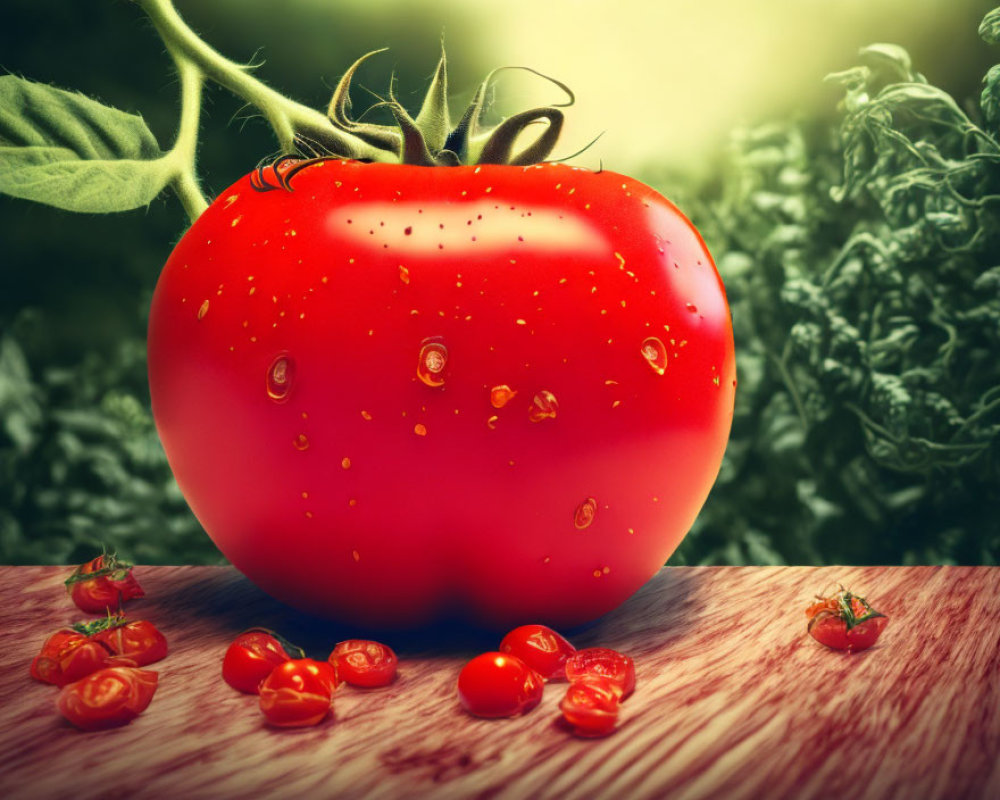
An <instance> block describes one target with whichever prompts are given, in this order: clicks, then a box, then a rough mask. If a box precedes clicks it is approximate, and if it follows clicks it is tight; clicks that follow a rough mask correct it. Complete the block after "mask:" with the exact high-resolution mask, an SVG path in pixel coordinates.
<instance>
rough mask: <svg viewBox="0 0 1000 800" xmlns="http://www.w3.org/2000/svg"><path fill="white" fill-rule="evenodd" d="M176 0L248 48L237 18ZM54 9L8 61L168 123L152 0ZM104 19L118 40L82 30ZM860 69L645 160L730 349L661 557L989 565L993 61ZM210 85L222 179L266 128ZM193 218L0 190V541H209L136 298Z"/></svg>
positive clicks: (209, 553)
mask: <svg viewBox="0 0 1000 800" xmlns="http://www.w3.org/2000/svg"><path fill="white" fill-rule="evenodd" d="M179 5H180V7H181V10H182V12H184V13H185V14H186V15H187V16H188V17H189V19H190V21H191V22H192V24H194V25H195V27H196V28H198V27H199V23H201V25H203V26H207V27H208V28H209V30H207V31H206V33H207V34H209V38H210V39H211V40H212V41H213V44H215V45H216V46H218V47H220V49H222V50H224V51H227V52H229V53H231V54H233V55H234V56H236V57H239V55H240V53H239V49H240V48H243V47H245V42H246V41H247V39H246V38H245V37H246V32H245V31H241V30H239V29H237V28H234V29H228V28H227V29H220V28H219V27H218V25H217V20H218V19H219V17H213V16H211V15H210V14H208V13H207V12H204V11H202V10H200V7H199V6H198V5H196V4H183V3H179ZM223 5H224V4H223ZM352 8H353V6H352ZM47 11H48V13H49V14H50V16H49V18H48V19H47V25H46V27H45V28H44V29H41V30H40V31H39V32H38V33H37V34H36V35H32V36H23V35H19V34H18V33H17V32H18V31H26V30H32V29H33V26H35V25H36V24H37V14H38V4H37V3H28V2H26V1H25V0H8V2H7V3H5V25H4V26H3V27H2V30H0V54H3V56H2V57H3V58H4V59H8V58H10V59H16V61H12V62H7V61H5V62H4V63H3V64H2V66H4V67H7V68H9V69H13V68H14V67H15V66H16V69H17V71H18V72H19V73H23V74H25V75H26V76H28V77H31V78H32V79H35V80H40V81H45V82H51V83H53V84H55V85H59V86H64V87H72V88H75V89H79V90H81V91H83V92H84V93H85V94H88V95H91V96H94V97H97V98H98V99H101V100H102V101H103V102H106V103H107V104H109V105H112V106H115V107H118V108H122V109H125V110H129V111H141V112H142V113H143V115H144V117H145V119H146V121H147V123H148V124H149V126H150V128H151V129H152V130H153V131H154V133H155V134H156V135H157V138H158V139H159V140H160V142H161V144H163V145H165V144H167V143H169V142H170V141H171V139H172V136H173V133H174V131H173V126H174V124H175V119H176V91H177V87H176V81H172V80H171V79H168V78H165V77H164V76H167V75H170V74H171V72H170V67H169V60H168V59H167V57H166V55H165V54H164V53H163V52H162V51H161V48H159V47H158V46H156V45H155V44H154V43H155V41H156V40H155V37H154V35H153V33H152V31H150V30H148V29H147V27H148V26H147V24H146V23H145V22H144V20H143V18H142V15H141V13H140V12H139V10H138V9H136V8H135V7H133V6H131V5H130V4H127V3H88V4H79V3H73V4H53V5H52V7H51V8H50V9H47ZM213 21H215V22H213ZM341 23H342V24H341V25H340V26H339V34H338V38H337V39H336V40H334V41H331V43H330V46H329V49H330V52H331V53H336V54H339V56H340V61H337V62H330V63H329V64H324V65H321V66H320V67H319V70H320V71H322V72H323V73H324V74H327V73H328V74H330V75H332V76H336V75H337V74H339V72H340V71H342V70H343V69H344V68H345V67H346V66H347V64H348V63H349V62H350V61H351V60H352V59H353V56H354V55H356V54H357V53H358V52H359V51H360V50H364V49H369V47H376V46H379V45H381V44H384V43H385V42H384V41H375V40H372V41H360V40H361V39H363V38H364V36H366V35H367V36H370V33H363V32H364V31H368V30H369V28H366V27H365V26H363V25H362V24H361V23H360V22H359V21H358V20H357V19H356V18H352V17H351V15H350V13H347V14H346V15H345V16H344V17H343V19H342V20H341ZM275 24H280V19H279V20H276V21H275ZM406 25H408V26H409V27H408V28H406V27H405V26H404V28H405V29H404V28H400V30H399V31H398V32H397V33H398V35H399V36H400V37H403V35H404V33H405V34H408V38H409V39H410V40H411V41H419V42H421V43H425V42H428V41H435V40H436V37H437V35H438V33H439V32H438V31H437V30H433V29H427V30H425V29H424V28H426V27H427V26H426V25H423V28H422V27H421V23H420V21H419V19H418V18H417V17H414V18H412V19H410V20H409V21H408V22H407V23H406ZM397 27H399V26H398V25H397ZM71 31H72V32H74V33H75V35H72V36H71V35H69V32H71ZM98 34H99V38H100V41H103V42H113V46H108V47H103V48H94V47H93V45H92V42H91V41H90V39H91V35H93V36H94V37H97V36H98ZM352 37H353V38H352ZM54 41H57V42H58V43H59V47H60V48H61V50H60V57H58V58H53V42H54ZM314 44H315V43H314ZM314 49H316V48H314ZM424 49H425V48H423V47H422V46H421V52H420V53H419V54H416V53H414V54H410V53H409V52H408V51H407V50H406V49H405V48H403V49H402V51H401V52H400V53H398V54H397V58H396V60H395V67H396V68H397V69H399V70H400V71H401V72H404V73H406V72H408V73H410V74H411V75H414V76H416V78H421V77H423V75H424V74H425V73H426V71H427V68H426V61H427V58H426V57H427V54H426V53H424V52H423V50H424ZM244 55H245V57H246V58H249V57H250V56H251V55H252V53H245V54H244ZM863 62H864V63H863V64H862V66H860V67H858V68H856V69H854V70H850V71H848V72H846V73H843V74H841V75H840V76H839V78H838V79H837V82H836V85H838V86H840V87H841V90H842V91H843V94H844V95H845V102H844V104H843V107H842V108H841V110H840V114H839V115H834V114H833V113H831V114H830V115H829V116H825V115H824V116H822V117H821V118H812V119H799V120H784V121H778V122H772V123H769V124H763V125H756V126H751V127H748V128H746V129H743V130H741V131H739V132H737V133H736V134H735V135H734V137H733V143H732V149H731V152H730V153H729V154H727V155H726V156H725V157H723V158H720V159H719V161H718V163H717V165H716V168H715V169H714V170H712V171H711V172H710V174H709V175H707V177H702V178H699V179H698V180H697V181H694V180H693V179H690V178H677V177H676V176H673V175H669V174H667V173H664V172H662V171H660V170H658V169H657V167H656V165H651V167H650V169H649V170H648V172H647V173H645V174H641V175H639V176H638V177H642V178H644V179H645V180H647V181H648V182H650V183H651V184H653V185H654V186H657V187H658V188H660V189H661V191H664V193H666V194H667V195H668V196H670V197H671V198H672V199H674V200H675V201H677V202H679V203H680V205H681V206H682V207H683V208H684V209H685V210H686V211H688V212H689V214H690V215H691V216H692V218H693V219H694V221H695V222H696V224H697V225H698V226H699V228H700V229H701V230H702V232H703V234H704V236H705V238H706V240H707V241H708V242H709V245H710V247H711V249H712V250H713V252H714V253H715V255H716V259H717V261H718V264H719V268H720V271H721V272H722V274H723V277H724V279H725V281H726V286H727V291H728V294H729V299H730V303H731V307H732V311H733V322H734V330H735V334H736V344H737V358H738V375H739V381H740V383H739V388H738V392H737V406H736V414H735V418H734V426H733V434H732V438H731V441H730V445H729V449H728V451H727V454H726V458H725V461H724V463H723V467H722V471H721V473H720V476H719V480H718V482H717V485H716V487H715V489H714V491H713V493H712V495H711V497H710V498H709V501H708V504H707V505H706V507H705V510H704V511H703V513H702V515H701V516H700V517H699V519H698V521H697V523H696V525H695V527H694V529H693V530H692V532H691V534H689V536H688V537H687V538H686V539H685V540H684V542H683V543H682V545H681V548H680V549H679V550H678V552H677V554H676V555H675V557H674V558H673V559H672V561H671V563H676V564H706V563H716V564H744V563H762V564H780V563H803V564H821V563H858V564H865V563H986V564H995V563H997V560H998V558H1000V516H998V515H996V513H995V509H996V507H997V504H998V500H1000V497H998V495H1000V459H998V455H1000V452H998V441H1000V361H998V359H997V354H998V353H1000V202H998V201H997V200H998V196H1000V149H998V147H997V143H996V139H995V137H996V134H997V129H998V125H1000V112H998V111H997V109H998V108H1000V69H998V68H994V69H993V70H991V71H990V73H989V74H988V76H987V81H986V84H985V91H984V92H983V96H982V98H981V99H980V98H978V97H972V98H966V97H960V98H959V99H958V102H956V101H954V100H952V99H951V98H950V97H949V96H948V95H947V94H945V93H944V92H941V91H939V90H936V89H934V88H933V87H932V86H930V85H929V84H927V83H926V82H925V81H924V79H923V78H922V76H920V75H919V74H918V73H916V72H915V71H914V70H913V68H912V67H911V66H910V65H909V63H908V60H907V58H906V56H905V53H903V52H902V51H900V50H896V49H894V48H881V49H875V50H869V51H868V52H867V53H866V54H865V55H864V57H863ZM83 63H85V64H87V68H86V69H83V70H81V69H79V66H78V65H79V64H83ZM123 64H127V69H123V67H122V65H123ZM460 66H461V65H460ZM468 67H469V65H468V64H466V65H464V68H465V69H466V70H467V71H468ZM951 69H952V71H954V69H955V68H954V64H952V65H951ZM476 71H478V70H476ZM967 77H968V76H965V79H963V80H958V79H956V81H957V83H958V84H962V85H965V84H967V83H969V81H968V80H967ZM267 78H268V80H269V81H270V82H271V83H272V84H274V85H275V86H276V87H277V88H279V89H282V90H287V91H288V92H289V93H290V94H292V95H295V96H297V97H300V98H302V99H304V100H305V101H307V102H310V103H312V104H313V105H316V106H320V107H321V106H322V105H323V103H324V102H325V97H323V96H322V95H323V92H324V91H326V88H325V87H323V86H322V84H321V83H318V84H317V85H316V86H313V87H309V88H308V90H307V91H305V92H303V91H299V89H301V88H302V87H299V86H295V85H294V76H292V75H290V74H287V73H285V74H283V73H281V72H280V71H278V72H274V71H271V72H269V73H268V76H267ZM416 78H414V88H415V87H416V86H417V85H418V81H417V80H416ZM371 85H374V86H380V87H381V86H384V85H385V81H384V80H381V79H373V80H372V81H371ZM150 87H153V91H150ZM900 87H902V88H900ZM403 89H404V91H403V92H401V94H402V95H403V96H404V97H405V96H406V92H405V89H406V87H405V86H404V87H403ZM310 92H313V93H315V96H310ZM210 100H211V104H210V105H209V107H208V114H207V116H208V119H207V120H206V124H205V126H204V128H205V131H206V133H205V137H204V142H203V147H202V150H201V159H202V162H203V164H205V165H207V166H208V167H209V168H208V169H207V170H202V172H203V174H204V176H205V184H206V190H207V193H209V194H215V193H216V192H218V191H220V190H221V189H222V188H224V186H225V184H226V183H228V181H229V180H231V179H233V177H234V176H238V175H241V174H243V173H244V172H246V171H247V169H248V168H249V167H250V166H252V165H253V164H255V163H256V162H257V161H258V160H259V159H260V158H261V157H262V156H264V155H267V154H268V153H271V152H273V148H274V144H273V140H272V139H271V137H270V134H269V132H268V131H267V130H266V128H265V126H264V125H262V124H259V123H258V122H257V121H251V122H250V123H248V124H246V125H245V126H244V127H245V130H244V131H243V132H242V133H238V132H237V130H236V129H237V127H239V126H237V125H228V126H227V125H225V124H224V123H225V122H226V121H227V120H230V119H231V118H234V117H236V116H237V115H238V113H239V111H240V107H239V103H238V102H237V101H234V100H232V99H231V98H229V97H227V96H226V95H225V94H224V93H222V92H219V91H212V92H211V93H210ZM980 100H981V102H980ZM831 105H832V104H831ZM832 111H833V109H832V108H831V112H832ZM184 226H185V221H184V216H183V213H182V211H181V209H180V207H179V205H178V204H177V203H176V202H174V200H173V198H172V197H164V198H163V199H161V200H158V201H156V202H155V203H154V204H153V205H152V206H151V207H150V208H149V209H148V210H146V211H143V212H130V213H128V214H125V215H116V216H113V217H111V216H108V217H101V216H90V215H88V216H82V215H71V214H66V213H64V212H58V211H54V210H52V209H48V208H44V207H40V206H35V205H31V204H29V203H24V202H20V201H15V200H11V199H9V198H5V197H0V241H3V242H4V246H5V250H6V253H7V256H6V258H5V262H6V263H5V266H4V268H3V269H2V270H0V561H2V562H4V563H65V562H79V561H82V560H84V559H85V558H89V557H91V556H92V555H93V554H94V553H96V552H99V551H100V548H101V545H102V544H106V545H108V546H109V547H111V548H117V549H118V550H119V551H120V552H121V553H122V554H123V555H125V556H127V557H129V558H130V559H132V560H135V561H138V562H141V563H214V562H218V561H220V560H221V556H220V555H219V553H218V551H217V550H216V549H215V548H214V546H213V545H212V543H211V541H210V540H209V539H208V537H207V536H205V534H204V533H203V532H202V531H201V529H200V527H199V526H198V524H197V522H196V520H195V519H194V518H193V516H192V515H191V514H190V512H189V511H188V510H187V508H186V506H185V504H184V502H183V499H182V498H181V496H180V494H179V492H178V490H177V488H176V485H175V484H174V482H173V480H172V478H171V476H170V473H169V469H168V467H167V464H166V461H165V458H164V456H163V452H162V449H161V447H160V446H159V443H158V441H157V439H156V434H155V430H154V428H153V424H152V420H151V417H150V414H149V396H148V389H147V385H146V374H145V352H144V351H145V346H144V334H145V324H146V316H145V315H146V310H147V308H148V304H149V298H150V296H151V292H152V289H153V286H154V284H155V280H156V276H157V274H158V271H159V269H160V266H161V265H162V263H163V261H164V259H165V257H166V255H167V253H168V252H169V249H170V247H171V245H172V243H173V241H175V240H176V239H177V238H178V237H179V235H180V233H181V232H182V231H183V229H184Z"/></svg>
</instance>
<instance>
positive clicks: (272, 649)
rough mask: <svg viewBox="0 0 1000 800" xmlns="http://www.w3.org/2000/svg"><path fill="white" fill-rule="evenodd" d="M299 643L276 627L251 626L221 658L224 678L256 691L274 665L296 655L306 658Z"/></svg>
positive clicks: (234, 686)
mask: <svg viewBox="0 0 1000 800" xmlns="http://www.w3.org/2000/svg"><path fill="white" fill-rule="evenodd" d="M305 655H306V654H305V653H304V652H303V650H302V648H301V647H296V646H295V645H293V644H291V643H290V642H288V641H286V640H285V639H283V638H282V637H281V636H279V635H278V634H276V633H275V632H274V631H270V630H267V629H266V628H252V629H251V630H248V631H244V632H243V633H241V634H240V635H239V636H237V637H236V638H235V639H234V640H233V643H232V644H231V645H229V649H228V650H226V655H225V657H224V658H223V659H222V679H223V680H224V681H225V682H226V683H228V684H229V685H230V686H232V687H233V688H234V689H238V690H239V691H241V692H246V693H247V694H257V692H258V689H259V688H260V684H261V681H263V680H264V678H266V677H267V676H268V675H270V674H271V672H272V671H273V670H274V668H275V667H277V666H279V665H281V664H284V663H285V662H286V661H289V660H290V659H291V658H292V657H293V656H294V657H296V658H305Z"/></svg>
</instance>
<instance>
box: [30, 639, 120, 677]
mask: <svg viewBox="0 0 1000 800" xmlns="http://www.w3.org/2000/svg"><path fill="white" fill-rule="evenodd" d="M112 655H113V654H112V652H111V650H110V648H109V647H108V646H107V645H105V644H104V643H102V642H98V641H94V640H93V639H91V638H90V637H88V636H86V635H85V634H83V633H79V632H78V631H73V630H61V631H56V632H55V633H54V634H52V636H50V637H49V638H48V639H47V640H46V641H45V644H43V645H42V649H41V651H40V652H39V653H38V655H37V656H35V658H34V659H33V660H32V662H31V669H30V672H31V677H33V678H35V679H36V680H39V681H44V682H45V683H54V684H55V685H56V686H65V685H66V684H67V683H72V682H73V681H76V680H79V679H80V678H82V677H84V676H85V675H89V674H90V673H92V672H94V671H95V670H98V669H101V668H102V667H104V666H107V665H108V659H109V658H111V656H112Z"/></svg>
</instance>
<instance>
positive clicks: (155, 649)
mask: <svg viewBox="0 0 1000 800" xmlns="http://www.w3.org/2000/svg"><path fill="white" fill-rule="evenodd" d="M91 638H92V639H93V640H94V641H97V642H100V643H102V644H104V645H106V646H107V648H108V650H110V651H111V652H112V653H113V654H114V655H113V656H112V657H111V658H109V659H108V664H109V665H115V666H123V667H145V666H147V665H148V664H153V663H154V662H156V661H159V660H160V659H161V658H166V655H167V640H166V637H165V636H164V635H163V634H162V633H160V631H159V630H157V628H156V626H155V625H153V623H152V622H147V621H146V620H135V621H134V622H126V621H125V620H124V619H122V620H121V624H118V625H112V626H109V627H107V628H105V629H104V630H101V631H99V632H97V633H95V634H93V636H92V637H91Z"/></svg>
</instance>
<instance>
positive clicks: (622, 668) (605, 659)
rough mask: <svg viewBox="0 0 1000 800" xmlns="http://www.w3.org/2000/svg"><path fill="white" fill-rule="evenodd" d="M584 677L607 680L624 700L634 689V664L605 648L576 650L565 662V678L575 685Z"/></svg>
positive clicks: (616, 652)
mask: <svg viewBox="0 0 1000 800" xmlns="http://www.w3.org/2000/svg"><path fill="white" fill-rule="evenodd" d="M586 677H598V678H607V679H608V680H609V681H611V682H612V684H614V685H615V686H616V687H617V690H618V692H619V693H620V697H621V699H622V700H624V699H625V698H626V697H628V696H629V695H630V694H632V692H633V690H634V689H635V664H633V663H632V659H631V658H629V657H628V656H627V655H624V654H623V653H619V652H618V651H617V650H609V649H608V648H607V647H588V648H587V649H586V650H577V651H576V652H575V653H574V654H573V655H571V656H570V657H569V658H568V659H567V660H566V678H567V680H569V681H570V683H575V682H577V681H579V680H582V679H583V678H586Z"/></svg>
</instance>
